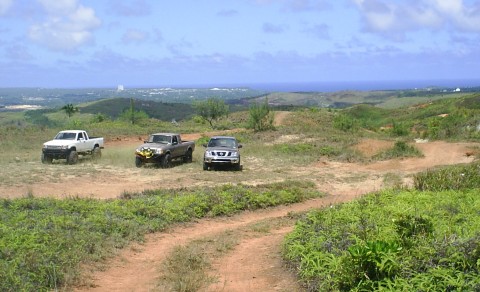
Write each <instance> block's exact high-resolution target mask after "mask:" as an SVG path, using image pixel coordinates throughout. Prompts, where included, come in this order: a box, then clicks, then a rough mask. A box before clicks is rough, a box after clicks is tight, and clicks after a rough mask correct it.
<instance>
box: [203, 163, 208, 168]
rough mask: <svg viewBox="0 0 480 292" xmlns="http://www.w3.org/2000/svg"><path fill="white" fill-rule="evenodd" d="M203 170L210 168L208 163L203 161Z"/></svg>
mask: <svg viewBox="0 0 480 292" xmlns="http://www.w3.org/2000/svg"><path fill="white" fill-rule="evenodd" d="M203 170H208V164H206V163H205V162H204V163H203Z"/></svg>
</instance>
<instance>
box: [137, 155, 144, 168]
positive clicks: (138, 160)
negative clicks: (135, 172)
mask: <svg viewBox="0 0 480 292" xmlns="http://www.w3.org/2000/svg"><path fill="white" fill-rule="evenodd" d="M135 166H136V167H142V166H143V161H142V159H140V157H135Z"/></svg>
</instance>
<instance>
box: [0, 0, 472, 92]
mask: <svg viewBox="0 0 480 292" xmlns="http://www.w3.org/2000/svg"><path fill="white" fill-rule="evenodd" d="M0 36H1V37H0V87H116V86H117V85H118V84H123V85H124V86H125V87H126V88H127V87H159V86H221V85H227V84H228V85H244V84H254V83H297V82H302V83H303V82H337V81H349V82H350V81H388V80H438V79H448V80H457V79H458V80H462V79H478V80H480V45H479V44H480V1H479V0H401V1H400V0H390V1H387V0H228V1H227V0H178V1H171V0H125V1H124V0H0ZM479 83H480V82H479ZM479 85H480V84H479Z"/></svg>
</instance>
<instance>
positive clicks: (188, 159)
mask: <svg viewBox="0 0 480 292" xmlns="http://www.w3.org/2000/svg"><path fill="white" fill-rule="evenodd" d="M183 162H184V163H190V162H192V149H188V150H187V154H185V156H183Z"/></svg>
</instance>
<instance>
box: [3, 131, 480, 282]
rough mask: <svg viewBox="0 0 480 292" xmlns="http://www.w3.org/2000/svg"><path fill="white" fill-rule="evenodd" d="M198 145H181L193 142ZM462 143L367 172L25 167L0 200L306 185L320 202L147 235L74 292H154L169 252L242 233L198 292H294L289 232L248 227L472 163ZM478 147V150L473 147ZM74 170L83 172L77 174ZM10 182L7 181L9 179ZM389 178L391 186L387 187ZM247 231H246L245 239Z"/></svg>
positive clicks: (333, 167)
mask: <svg viewBox="0 0 480 292" xmlns="http://www.w3.org/2000/svg"><path fill="white" fill-rule="evenodd" d="M196 138H198V137H194V136H191V137H188V139H196ZM137 140H138V139H130V140H122V141H117V142H112V143H110V145H109V147H113V148H115V147H130V146H133V145H136V144H138V141H137ZM472 145H475V144H469V143H446V142H431V143H419V144H416V146H417V147H418V148H419V149H420V150H421V151H422V152H423V153H424V155H425V157H423V158H408V159H399V160H390V161H383V162H375V163H371V164H357V163H340V162H331V161H319V162H318V163H316V164H312V165H305V166H302V167H283V168H282V169H270V168H269V166H268V165H265V164H266V163H265V162H264V161H257V160H254V159H249V158H248V157H246V158H245V160H244V171H242V172H241V173H237V172H228V171H219V172H203V171H202V170H201V165H200V162H198V163H195V162H194V163H192V164H187V165H180V166H177V167H174V168H171V169H169V170H162V169H156V168H150V169H148V168H147V169H136V168H115V167H110V166H108V165H104V164H100V165H96V164H88V163H86V164H79V165H78V166H75V170H76V171H78V172H79V173H80V175H72V174H69V173H66V172H64V169H65V167H64V166H58V165H53V166H51V167H50V168H48V167H45V166H43V165H41V164H40V163H33V164H32V165H30V166H29V167H28V169H29V171H32V169H33V170H36V172H37V175H38V177H37V176H35V175H31V177H29V180H28V181H24V180H22V175H23V174H22V173H21V171H27V170H23V168H20V166H18V169H17V168H16V167H17V166H15V165H14V166H12V167H10V168H9V169H8V171H9V173H8V174H4V175H3V181H4V182H7V183H2V185H0V197H10V198H14V197H20V196H24V195H26V194H28V193H30V194H33V195H35V196H53V197H59V198H61V197H66V196H79V197H96V198H115V197H117V196H119V195H121V194H122V193H124V192H126V191H127V192H137V191H142V190H144V189H148V188H170V187H178V186H195V185H196V186H201V185H211V184H212V183H221V182H232V183H246V184H257V183H264V182H272V181H281V180H286V179H301V180H305V179H308V180H311V181H313V182H315V184H316V185H317V187H318V189H319V190H320V191H322V192H325V193H326V194H327V196H326V197H324V198H322V199H315V200H310V201H308V202H304V203H300V204H294V205H289V206H280V207H276V208H272V209H268V210H260V211H257V212H244V213H242V214H239V215H237V216H233V217H229V218H218V219H210V220H199V221H198V222H195V223H192V224H189V225H187V226H183V227H178V228H174V229H172V230H169V231H168V232H161V233H157V234H152V235H149V236H148V237H147V240H146V242H145V243H144V244H134V245H132V246H131V247H129V248H126V249H125V250H123V251H121V252H120V254H119V255H118V256H117V257H115V258H113V259H111V260H109V261H108V262H107V265H106V266H107V268H106V269H105V270H103V271H96V272H94V273H93V275H92V278H91V280H90V282H89V285H87V286H83V287H79V288H77V289H78V290H79V291H86V290H92V291H152V290H161V289H159V288H158V287H156V283H157V279H158V277H161V274H160V273H159V267H160V266H161V264H162V261H163V260H164V259H165V257H166V256H167V255H168V253H169V252H170V251H172V250H173V248H174V247H175V246H177V245H184V244H186V243H188V242H190V241H192V240H196V239H202V238H206V237H209V236H212V235H214V234H219V233H222V232H225V231H231V232H234V233H235V232H238V233H240V232H242V233H243V234H244V236H242V238H241V240H240V242H239V244H238V245H237V246H236V247H235V248H234V249H233V250H232V251H230V252H228V253H227V254H226V255H225V256H223V257H221V258H220V259H217V260H215V261H214V262H213V263H212V271H210V274H211V275H212V276H214V277H215V278H216V279H217V282H216V283H214V284H212V285H211V286H210V287H206V288H205V289H204V291H302V288H301V287H300V286H299V285H298V284H297V283H296V279H295V277H294V275H293V274H292V273H291V272H289V271H288V270H287V269H285V267H284V266H283V262H282V260H281V256H280V247H281V242H282V240H283V238H284V236H285V234H287V233H288V232H290V231H291V230H292V228H293V226H291V225H290V226H279V227H278V228H272V229H271V230H269V231H268V232H264V233H260V234H259V233H258V232H256V233H255V232H252V231H248V228H246V227H248V226H251V225H252V224H256V223H258V222H261V221H264V220H268V219H273V218H281V217H284V216H287V215H288V214H292V213H295V212H303V211H306V210H310V209H312V208H321V207H324V206H329V205H331V204H336V203H340V202H345V201H349V200H352V199H353V198H356V197H359V196H361V195H363V194H366V193H369V192H373V191H377V190H380V189H382V188H384V187H388V186H390V185H392V184H393V183H397V182H394V181H391V180H401V181H402V182H403V183H406V184H408V183H411V175H412V174H414V173H416V172H419V171H422V170H426V169H429V168H432V167H435V166H439V165H449V164H458V163H470V162H472V161H473V159H474V157H473V156H467V155H466V153H468V152H471V146H472ZM476 145H477V147H478V144H476ZM389 146H391V144H389V143H388V142H381V141H376V140H365V141H363V142H362V143H360V144H359V145H358V146H357V147H358V150H359V151H362V152H364V153H365V154H366V155H372V154H374V153H375V152H378V151H380V150H381V149H384V148H385V147H389ZM82 169H84V170H83V171H82ZM10 176H11V180H9V177H10ZM392 178H395V179H392ZM245 230H247V231H245Z"/></svg>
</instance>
